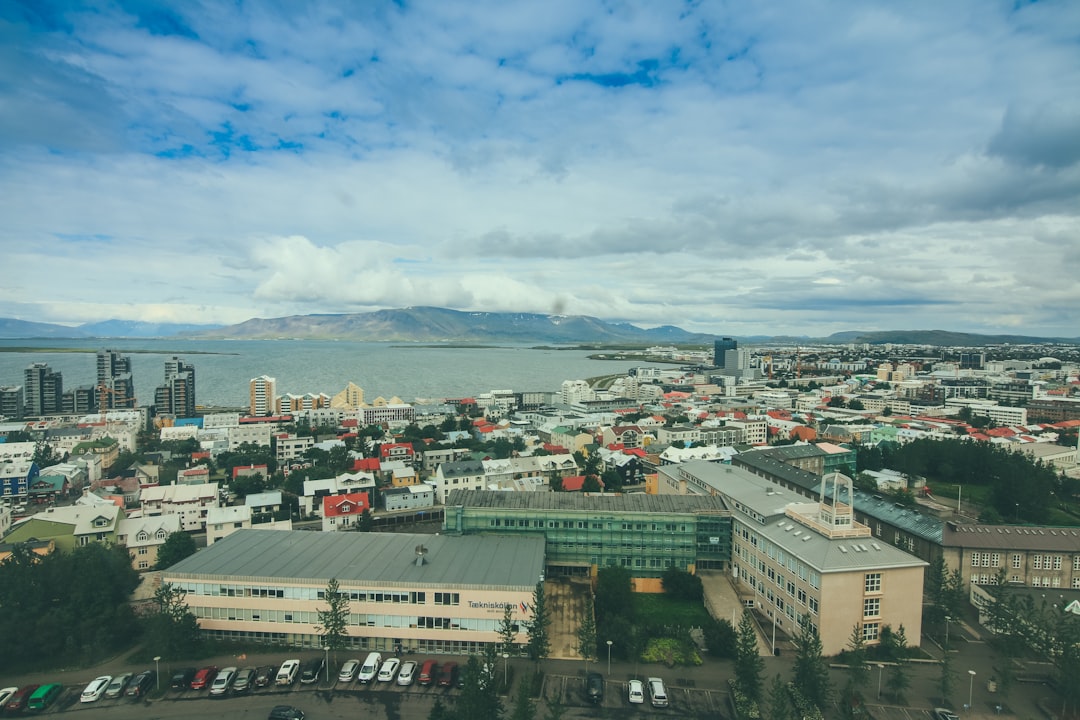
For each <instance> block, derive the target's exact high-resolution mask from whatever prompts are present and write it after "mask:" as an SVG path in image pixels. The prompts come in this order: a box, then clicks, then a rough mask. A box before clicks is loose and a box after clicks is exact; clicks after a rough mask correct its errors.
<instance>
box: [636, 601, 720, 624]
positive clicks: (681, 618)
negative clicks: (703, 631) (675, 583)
mask: <svg viewBox="0 0 1080 720" xmlns="http://www.w3.org/2000/svg"><path fill="white" fill-rule="evenodd" d="M634 614H635V616H636V618H637V622H638V623H640V624H641V625H681V626H682V627H685V628H690V627H704V626H705V624H706V623H707V622H709V613H708V612H706V611H705V607H704V606H703V605H702V604H701V602H700V601H697V602H694V601H690V600H674V599H672V598H669V597H668V596H667V595H663V594H660V593H634Z"/></svg>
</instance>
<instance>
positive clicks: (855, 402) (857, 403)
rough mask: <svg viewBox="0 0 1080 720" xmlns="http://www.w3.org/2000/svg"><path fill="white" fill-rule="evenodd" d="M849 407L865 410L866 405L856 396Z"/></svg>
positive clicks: (850, 408)
mask: <svg viewBox="0 0 1080 720" xmlns="http://www.w3.org/2000/svg"><path fill="white" fill-rule="evenodd" d="M848 409H849V410H865V409H866V406H865V405H863V404H862V400H860V399H859V398H854V399H852V401H851V402H849V403H848Z"/></svg>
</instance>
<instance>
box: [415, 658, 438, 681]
mask: <svg viewBox="0 0 1080 720" xmlns="http://www.w3.org/2000/svg"><path fill="white" fill-rule="evenodd" d="M438 676H439V664H438V663H437V662H435V661H434V660H425V661H424V664H423V665H421V666H420V678H419V680H418V681H417V682H419V683H420V684H421V685H430V684H431V683H433V682H435V678H436V677H438Z"/></svg>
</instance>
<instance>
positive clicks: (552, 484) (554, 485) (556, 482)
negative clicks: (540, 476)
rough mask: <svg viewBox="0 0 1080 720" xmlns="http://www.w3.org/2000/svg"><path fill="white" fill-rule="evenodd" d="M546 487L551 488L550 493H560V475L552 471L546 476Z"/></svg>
mask: <svg viewBox="0 0 1080 720" xmlns="http://www.w3.org/2000/svg"><path fill="white" fill-rule="evenodd" d="M548 487H549V488H551V491H552V492H562V491H563V484H562V475H560V474H559V473H558V472H557V471H555V470H552V471H551V474H550V475H548Z"/></svg>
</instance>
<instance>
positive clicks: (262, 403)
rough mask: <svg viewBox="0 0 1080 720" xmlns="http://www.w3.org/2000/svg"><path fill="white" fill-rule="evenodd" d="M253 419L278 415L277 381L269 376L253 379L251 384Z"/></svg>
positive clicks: (251, 411)
mask: <svg viewBox="0 0 1080 720" xmlns="http://www.w3.org/2000/svg"><path fill="white" fill-rule="evenodd" d="M249 393H250V396H251V407H250V410H249V412H250V413H251V415H252V416H253V417H265V416H267V415H275V414H277V380H275V379H274V378H272V377H269V376H267V375H260V376H259V377H257V378H252V380H251V383H250V384H249Z"/></svg>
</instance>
